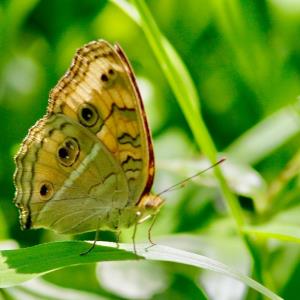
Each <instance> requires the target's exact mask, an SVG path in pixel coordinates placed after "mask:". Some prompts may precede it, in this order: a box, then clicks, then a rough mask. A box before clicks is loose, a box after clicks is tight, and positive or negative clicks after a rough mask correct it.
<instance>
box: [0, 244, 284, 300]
mask: <svg viewBox="0 0 300 300" xmlns="http://www.w3.org/2000/svg"><path fill="white" fill-rule="evenodd" d="M147 246H148V245H146V244H138V245H137V252H138V256H137V255H135V254H134V253H133V249H132V248H133V247H132V244H120V247H119V249H117V248H116V246H115V243H109V242H99V243H97V246H96V247H95V249H94V250H93V251H92V252H91V253H90V254H88V255H86V256H80V255H79V254H80V253H82V252H83V251H84V250H86V249H87V248H88V247H89V244H87V243H86V242H82V241H64V242H53V243H48V244H40V245H37V246H33V247H29V248H22V249H17V250H3V251H1V252H0V287H8V286H13V285H16V284H20V283H22V282H25V281H27V280H30V279H32V278H35V277H38V276H41V275H43V274H46V273H48V272H51V271H54V270H57V269H60V268H63V267H67V266H73V265H78V264H85V263H92V262H99V261H122V260H137V259H146V260H153V261H167V262H174V263H181V264H185V265H190V266H194V267H197V268H204V269H207V270H211V271H214V272H218V273H220V274H223V275H226V276H230V277H232V278H234V279H236V280H239V281H241V282H243V283H245V284H246V285H248V286H249V287H252V288H253V289H255V290H257V291H258V292H260V293H262V294H264V295H265V296H267V297H268V298H270V299H274V300H279V299H281V298H280V297H279V296H277V295H276V294H274V293H273V292H271V291H270V290H268V289H267V288H265V287H264V286H262V285H261V284H260V283H258V282H256V281H254V280H253V279H251V278H249V277H247V276H245V275H243V274H240V273H238V272H236V271H234V270H232V269H231V268H230V267H228V266H226V265H225V264H222V263H220V262H218V261H216V260H213V259H211V258H208V257H206V256H202V255H198V254H194V253H191V252H187V251H183V250H178V249H175V248H171V247H167V246H160V245H156V246H154V247H151V248H148V249H147Z"/></svg>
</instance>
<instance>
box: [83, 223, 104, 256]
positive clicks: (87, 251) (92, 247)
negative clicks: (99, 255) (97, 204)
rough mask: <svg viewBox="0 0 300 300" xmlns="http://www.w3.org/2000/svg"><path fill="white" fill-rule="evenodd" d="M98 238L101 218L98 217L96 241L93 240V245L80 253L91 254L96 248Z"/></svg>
mask: <svg viewBox="0 0 300 300" xmlns="http://www.w3.org/2000/svg"><path fill="white" fill-rule="evenodd" d="M98 238H99V219H98V223H97V230H96V233H95V238H94V242H93V244H92V246H91V247H90V248H88V249H87V250H86V251H84V252H82V253H80V256H84V255H87V254H89V253H90V252H91V251H92V250H93V249H94V248H95V246H96V243H97V241H98Z"/></svg>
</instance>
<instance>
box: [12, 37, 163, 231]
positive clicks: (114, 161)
mask: <svg viewBox="0 0 300 300" xmlns="http://www.w3.org/2000/svg"><path fill="white" fill-rule="evenodd" d="M15 163H16V171H15V174H14V182H15V187H16V194H15V199H14V202H15V204H16V206H17V207H18V209H19V212H20V223H21V228H22V229H30V228H40V227H43V228H48V229H51V230H54V231H56V232H57V233H61V234H78V233H83V232H88V231H95V230H98V229H100V230H112V231H120V230H121V229H122V228H128V227H130V226H132V225H135V224H137V223H140V222H142V221H143V220H145V219H147V218H149V217H150V216H152V215H155V214H156V213H157V212H158V210H159V208H160V207H161V205H162V204H163V200H162V199H161V198H159V197H157V196H155V195H153V194H151V192H150V190H151V187H152V184H153V178H154V154H153V146H152V139H151V135H150V130H149V126H148V123H147V119H146V115H145V110H144V106H143V102H142V99H141V95H140V92H139V89H138V87H137V83H136V80H135V75H134V73H133V70H132V68H131V66H130V63H129V61H128V59H127V58H126V55H125V53H124V52H123V50H122V49H121V48H120V46H119V45H114V46H112V45H111V44H109V43H108V42H106V41H104V40H98V41H93V42H90V43H88V44H86V45H85V46H83V47H82V48H80V49H79V50H77V52H76V55H75V57H74V59H73V62H72V64H71V67H70V69H69V70H68V71H67V72H66V74H65V75H64V76H63V77H62V78H61V79H60V80H59V82H58V83H57V85H56V86H55V87H54V89H53V90H52V91H51V92H50V96H49V103H48V109H47V113H46V115H45V116H44V117H43V118H42V119H40V120H39V121H37V123H36V124H35V125H34V126H33V127H32V128H31V129H30V130H29V132H28V135H27V136H26V138H25V139H24V141H23V143H22V145H21V148H20V150H19V152H18V153H17V155H16V157H15Z"/></svg>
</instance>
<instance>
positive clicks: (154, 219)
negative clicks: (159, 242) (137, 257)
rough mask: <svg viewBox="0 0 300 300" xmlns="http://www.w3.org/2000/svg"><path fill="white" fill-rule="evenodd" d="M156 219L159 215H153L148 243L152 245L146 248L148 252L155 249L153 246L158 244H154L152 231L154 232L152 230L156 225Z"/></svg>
mask: <svg viewBox="0 0 300 300" xmlns="http://www.w3.org/2000/svg"><path fill="white" fill-rule="evenodd" d="M156 218H157V215H156V214H155V215H153V219H152V222H151V224H150V227H149V229H148V241H149V242H150V244H151V245H150V246H148V247H147V248H146V250H148V249H150V248H151V247H153V246H155V245H156V243H154V242H153V240H152V236H151V231H152V228H153V226H154V224H155V221H156Z"/></svg>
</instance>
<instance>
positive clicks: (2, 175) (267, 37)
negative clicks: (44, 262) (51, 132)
mask: <svg viewBox="0 0 300 300" xmlns="http://www.w3.org/2000/svg"><path fill="white" fill-rule="evenodd" d="M147 5H148V6H149V9H150V10H151V12H152V14H153V17H154V18H155V20H156V22H157V24H158V26H159V28H160V30H161V32H162V33H163V34H164V35H165V37H167V38H168V40H169V42H170V43H171V44H172V45H173V47H174V48H175V49H176V51H177V52H178V54H179V55H180V57H181V59H182V60H183V62H184V63H185V65H186V67H187V69H188V71H189V73H190V75H191V77H192V80H193V81H194V84H195V86H196V89H197V92H198V94H199V96H200V99H201V110H202V115H203V118H204V121H205V123H206V125H207V127H208V129H209V132H210V134H211V137H212V139H213V141H214V143H215V145H216V147H217V149H218V151H219V152H220V156H222V155H223V154H224V155H225V156H226V157H228V161H226V162H225V163H224V164H223V165H224V166H223V167H224V172H225V177H226V178H227V180H228V182H229V185H230V186H231V188H232V191H233V192H234V193H235V194H236V195H237V196H238V199H239V204H240V205H241V207H242V208H243V214H244V216H245V218H246V223H247V224H248V225H251V226H253V227H251V228H250V230H252V233H253V231H254V229H253V228H254V226H256V227H255V230H258V229H261V228H263V229H262V231H261V232H259V233H258V234H255V235H254V236H252V238H253V240H254V243H255V244H256V246H257V248H258V249H259V253H260V260H261V264H262V270H263V272H262V273H263V279H264V280H263V284H264V285H266V286H267V287H269V288H270V289H272V290H274V291H275V292H277V293H278V294H280V295H281V296H282V297H284V298H285V299H296V298H295V297H297V295H298V291H299V287H298V282H299V280H300V264H299V240H300V238H299V234H298V231H299V229H300V206H299V195H300V191H299V178H298V171H299V167H300V159H299V156H300V155H299V153H298V148H299V129H300V118H299V107H300V106H299V102H298V100H297V97H298V96H299V95H300V39H299V30H300V2H299V1H296V0H294V1H292V0H289V1H284V0H269V1H265V0H255V1H251V0H247V1H236V0H232V1H231V0H219V1H218V0H213V1H204V0H201V1H192V0H185V1H180V0H172V1H171V0H162V1H147ZM99 38H103V39H105V40H108V41H109V42H111V43H114V42H118V43H119V44H120V45H121V46H122V48H123V49H124V50H125V52H126V53H127V56H128V58H129V59H130V61H131V63H132V65H133V68H134V70H135V73H136V75H137V80H138V83H139V86H140V89H141V92H142V95H143V98H144V101H145V107H146V112H147V116H148V119H149V123H150V127H151V129H152V134H153V138H154V148H155V157H156V168H157V176H156V179H155V186H154V191H155V192H160V191H161V190H164V189H166V188H168V187H169V186H171V185H172V184H174V183H176V182H178V181H179V180H183V179H184V178H186V177H187V176H191V175H193V174H194V173H195V172H197V171H199V170H201V169H203V168H204V166H207V162H206V161H205V159H204V157H203V156H202V153H201V149H199V148H198V147H197V144H196V142H195V141H194V137H193V135H192V133H191V131H190V129H189V126H188V123H187V122H186V120H185V118H184V115H183V113H182V111H181V108H180V107H179V106H178V104H177V102H176V98H175V96H174V94H173V91H172V89H171V88H170V85H169V83H168V81H167V79H166V78H165V76H164V73H163V72H162V68H161V64H160V63H158V61H157V60H156V58H155V56H154V54H153V51H152V49H151V47H150V46H149V43H148V41H147V39H146V38H145V35H144V33H143V31H142V30H141V29H140V27H139V26H138V25H137V24H136V23H135V22H134V21H133V20H132V19H131V18H130V17H128V16H127V15H126V14H125V13H124V12H123V11H122V10H121V9H120V8H119V7H118V6H117V5H115V4H114V3H112V2H107V1H101V0H98V1H96V0H88V1H71V0H65V1H58V0H53V1H46V0H44V1H37V0H24V1H18V0H11V1H8V0H7V1H4V0H0V128H1V137H0V191H1V193H0V204H1V206H0V238H1V240H2V242H3V247H2V244H0V246H1V247H2V248H3V249H7V248H9V247H16V243H18V244H19V246H22V247H23V246H30V245H34V244H37V243H41V242H46V241H52V240H58V239H71V238H72V237H69V236H57V235H55V234H54V233H52V232H50V231H46V230H35V231H34V230H33V231H28V232H22V231H21V230H20V229H19V224H18V213H17V209H16V208H15V207H14V205H13V203H12V199H13V197H14V186H13V180H12V177H13V172H14V168H15V166H14V162H13V156H14V154H15V153H16V151H17V149H18V148H19V145H20V142H21V141H22V139H23V138H24V137H25V135H26V134H27V131H28V129H29V128H30V127H31V126H32V125H33V124H34V123H35V122H36V120H38V119H39V118H40V117H42V116H43V114H44V113H45V111H46V106H47V100H48V94H49V91H50V89H51V88H53V87H54V86H55V84H56V82H57V81H58V79H59V78H60V77H61V76H62V75H63V74H64V72H65V71H66V70H67V68H68V67H69V65H70V62H71V59H72V57H73V55H74V53H75V51H76V49H77V48H79V47H81V46H82V45H83V44H85V43H87V42H89V41H91V40H95V39H99ZM164 199H166V205H165V207H164V208H163V209H162V211H161V213H160V215H159V217H158V221H157V224H156V226H155V228H154V230H153V236H154V239H155V240H156V241H157V242H158V243H162V244H167V245H172V246H174V247H178V248H183V249H187V250H190V251H194V252H197V253H202V254H205V255H207V256H209V257H213V258H216V259H219V260H221V261H223V262H225V263H227V264H229V265H231V266H232V267H234V268H235V269H237V270H240V271H241V272H244V273H246V274H249V275H250V276H251V271H250V258H249V254H248V253H247V250H246V248H245V246H244V244H243V242H242V240H241V238H240V237H239V236H238V234H237V233H236V228H235V225H234V218H232V216H231V214H230V213H228V210H227V209H226V206H225V204H224V201H223V197H222V194H221V193H220V191H219V190H218V189H217V188H216V180H215V179H214V177H213V176H212V174H211V173H207V174H205V175H204V176H203V177H201V178H199V180H198V181H196V182H195V183H188V184H187V185H186V186H185V187H184V188H182V189H178V190H177V191H175V192H172V193H168V194H165V195H164ZM276 226H277V227H276ZM287 226H289V227H288V228H287ZM148 227H149V224H145V225H142V226H141V227H140V228H139V233H138V240H139V241H144V240H146V239H147V228H148ZM268 230H270V231H271V232H272V234H270V233H269V232H268ZM284 230H290V231H289V232H290V235H287V236H284V234H282V232H283V231H284ZM276 233H277V234H276ZM297 234H298V236H297ZM130 236H131V231H130V230H129V231H128V232H124V233H123V235H122V237H121V240H122V241H127V242H128V241H130ZM270 236H272V237H273V238H275V239H268V237H270ZM266 237H267V238H266ZM77 238H80V239H86V238H89V239H93V234H86V235H82V236H79V237H77ZM100 238H101V239H102V240H111V241H114V240H115V238H114V236H113V234H111V233H107V232H104V233H101V234H100ZM283 240H287V241H288V242H287V241H283ZM96 269H97V272H95V270H96ZM154 274H155V275H154ZM70 276H71V277H70ZM44 279H45V280H47V282H44V281H43V282H36V283H32V284H31V285H30V284H29V285H28V286H26V287H24V288H23V290H25V293H29V294H33V295H34V296H32V297H36V298H34V299H40V298H39V297H42V296H41V295H39V296H36V295H35V293H37V291H38V289H39V288H41V289H42V290H43V293H45V295H44V296H45V297H46V295H47V293H46V292H45V291H47V289H49V292H48V296H49V295H52V294H51V293H50V289H51V288H53V289H54V290H55V291H56V292H57V293H59V295H61V297H64V296H63V293H64V291H63V290H61V287H68V288H70V289H72V292H74V293H75V294H76V295H77V296H78V297H79V298H80V294H79V292H78V291H77V290H81V291H86V292H88V293H90V294H88V295H87V294H85V296H82V297H86V299H90V298H91V299H92V297H96V298H95V299H98V297H99V299H100V297H101V296H103V297H107V298H110V299H171V298H172V299H202V298H201V297H204V294H206V295H207V297H209V299H244V298H247V299H251V297H253V299H256V297H258V296H257V295H251V293H250V294H249V293H247V291H245V290H244V289H243V286H242V285H241V284H238V283H236V282H235V281H233V280H231V279H228V278H226V277H224V276H223V277H221V276H219V275H216V274H211V273H207V272H199V271H196V270H195V269H193V268H188V267H182V266H179V265H175V266H174V265H171V264H166V263H164V264H163V263H161V264H159V263H149V262H137V263H133V262H128V263H124V262H122V263H121V262H120V263H116V262H114V263H103V264H101V265H99V266H97V268H96V266H95V265H87V266H80V267H72V268H67V269H64V270H60V271H57V272H54V273H51V274H49V275H47V276H45V277H44ZM48 282H52V283H53V284H55V286H52V285H51V286H50V285H49V283H48ZM44 285H46V286H44ZM216 287H218V288H217V289H216ZM16 290H17V291H18V292H19V293H20V290H18V289H16ZM16 290H14V289H13V288H11V289H10V290H7V291H3V295H4V296H3V297H5V295H6V293H7V294H9V295H10V296H12V295H13V296H15V294H14V292H15V293H16ZM23 290H22V291H23ZM43 293H42V294H43ZM18 297H19V298H18ZM18 297H17V298H16V299H20V296H18ZM51 297H53V298H54V299H56V298H58V296H57V297H56V296H51ZM88 297H90V298H88ZM226 297H227V298H226ZM81 299H84V298H81Z"/></svg>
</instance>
